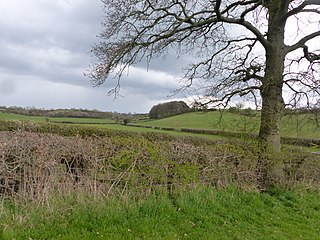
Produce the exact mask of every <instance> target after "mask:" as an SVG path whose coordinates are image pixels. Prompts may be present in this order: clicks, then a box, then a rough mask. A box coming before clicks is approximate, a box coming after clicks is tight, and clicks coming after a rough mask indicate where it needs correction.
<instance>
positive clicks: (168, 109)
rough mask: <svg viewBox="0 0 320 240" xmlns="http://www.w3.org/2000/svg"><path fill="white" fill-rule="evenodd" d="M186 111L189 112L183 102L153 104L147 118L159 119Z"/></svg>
mask: <svg viewBox="0 0 320 240" xmlns="http://www.w3.org/2000/svg"><path fill="white" fill-rule="evenodd" d="M187 112H190V108H189V106H188V105H187V104H186V103H185V102H183V101H172V102H166V103H160V104H157V105H155V106H153V107H152V108H151V110H150V112H149V118H152V119H161V118H166V117H171V116H174V115H178V114H182V113H187Z"/></svg>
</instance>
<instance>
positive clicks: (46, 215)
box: [0, 188, 320, 240]
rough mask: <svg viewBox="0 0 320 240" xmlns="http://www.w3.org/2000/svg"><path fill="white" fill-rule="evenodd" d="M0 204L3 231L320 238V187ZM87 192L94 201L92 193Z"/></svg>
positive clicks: (58, 235) (47, 235)
mask: <svg viewBox="0 0 320 240" xmlns="http://www.w3.org/2000/svg"><path fill="white" fill-rule="evenodd" d="M84 199H85V198H83V199H76V198H70V197H69V198H58V199H55V200H52V201H51V202H50V203H49V204H48V205H46V206H44V207H41V208H40V207H39V206H38V207H35V206H30V205H29V206H25V207H22V206H13V205H12V204H9V203H2V204H1V209H0V212H1V218H0V224H1V225H0V226H1V229H2V231H0V239H277V240H278V239H319V238H320V227H319V224H318V223H319V222H320V211H319V210H320V194H319V193H316V192H305V193H301V194H299V193H297V192H292V191H287V192H285V191H283V192H281V191H275V192H273V193H269V194H261V193H257V192H245V191H242V190H236V189H234V188H229V189H225V190H216V189H213V188H207V189H202V190H193V191H191V192H182V193H177V194H174V195H173V196H168V195H165V194H164V195H161V194H158V195H156V194H155V195H153V196H150V197H149V198H147V199H145V200H139V201H137V200H132V199H130V200H128V199H127V200H124V199H122V200H121V199H113V200H108V201H103V200H92V199H88V198H87V199H86V200H84ZM91 200H92V201H91Z"/></svg>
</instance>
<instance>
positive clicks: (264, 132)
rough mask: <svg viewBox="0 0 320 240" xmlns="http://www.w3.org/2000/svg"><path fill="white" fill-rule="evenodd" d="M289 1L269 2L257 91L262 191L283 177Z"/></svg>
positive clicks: (275, 0) (274, 0)
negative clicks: (280, 154)
mask: <svg viewBox="0 0 320 240" xmlns="http://www.w3.org/2000/svg"><path fill="white" fill-rule="evenodd" d="M286 3H287V4H288V1H286V0H283V1H282V2H281V1H277V0H273V1H269V5H268V6H267V7H268V9H269V27H268V31H267V39H268V46H267V48H266V68H265V76H264V80H263V82H262V86H261V89H260V94H261V98H262V109H261V124H260V131H259V138H260V141H261V147H262V151H261V153H262V154H261V159H260V163H259V165H260V166H259V168H260V169H259V171H260V174H261V176H260V177H261V180H262V188H268V186H269V185H270V184H272V183H274V182H275V181H278V179H280V178H282V176H283V164H282V163H279V161H277V160H276V156H275V155H277V153H278V152H280V150H281V143H280V136H281V135H280V125H281V118H282V115H283V110H284V101H283V98H282V88H283V72H284V61H285V56H286V51H285V50H286V49H285V48H286V46H285V44H284V30H285V20H284V19H283V18H282V16H284V15H285V13H286V12H287V11H288V5H287V4H286Z"/></svg>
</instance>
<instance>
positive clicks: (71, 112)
mask: <svg viewBox="0 0 320 240" xmlns="http://www.w3.org/2000/svg"><path fill="white" fill-rule="evenodd" d="M0 112H7V113H15V114H21V115H27V116H43V117H72V118H100V119H112V120H115V121H123V120H124V119H143V118H146V117H147V114H136V113H135V114H132V113H118V112H102V111H99V110H88V109H74V108H72V109H50V110H48V109H38V108H34V107H26V108H24V107H16V106H13V107H5V106H1V107H0Z"/></svg>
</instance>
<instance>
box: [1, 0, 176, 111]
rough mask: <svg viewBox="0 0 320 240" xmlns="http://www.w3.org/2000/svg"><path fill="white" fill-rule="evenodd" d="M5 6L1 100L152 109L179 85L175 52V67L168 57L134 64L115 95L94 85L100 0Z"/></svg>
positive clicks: (15, 1) (19, 1) (5, 2)
mask: <svg viewBox="0 0 320 240" xmlns="http://www.w3.org/2000/svg"><path fill="white" fill-rule="evenodd" d="M0 12H1V14H0V29H1V33H0V48H1V51H0V106H21V107H32V106H33V107H37V108H42V107H43V108H47V109H49V108H87V109H99V110H103V111H117V112H148V111H149V109H150V108H151V107H152V106H153V105H154V104H157V103H159V102H162V101H167V100H169V99H170V98H168V97H167V96H168V95H170V90H173V89H175V88H176V87H177V85H176V81H175V80H176V79H177V78H178V77H179V76H180V74H181V67H179V66H178V65H175V64H177V63H176V62H175V61H174V58H170V61H173V62H170V64H169V65H170V66H171V69H166V68H167V67H166V66H168V61H169V60H168V59H167V60H165V59H159V60H157V68H153V66H155V65H152V64H151V65H150V67H149V70H148V71H147V68H146V67H144V66H143V64H140V65H139V66H140V67H137V68H132V69H131V70H130V72H129V75H128V77H126V78H125V79H123V80H124V81H123V83H122V89H121V92H120V94H121V95H122V96H123V97H119V98H118V99H116V100H114V99H113V97H108V96H107V88H106V87H105V86H102V87H99V88H94V87H92V85H91V83H90V80H89V79H88V78H87V77H85V76H84V75H83V73H84V72H85V71H86V70H87V69H88V68H89V65H90V62H92V61H94V59H93V58H91V55H90V49H91V46H92V45H93V44H94V43H95V42H96V41H98V39H97V38H96V36H97V35H98V34H99V33H100V32H101V30H102V27H101V22H102V20H103V12H102V8H101V2H100V0H28V1H25V0H2V1H0ZM161 61H162V62H163V65H162V64H161Z"/></svg>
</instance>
